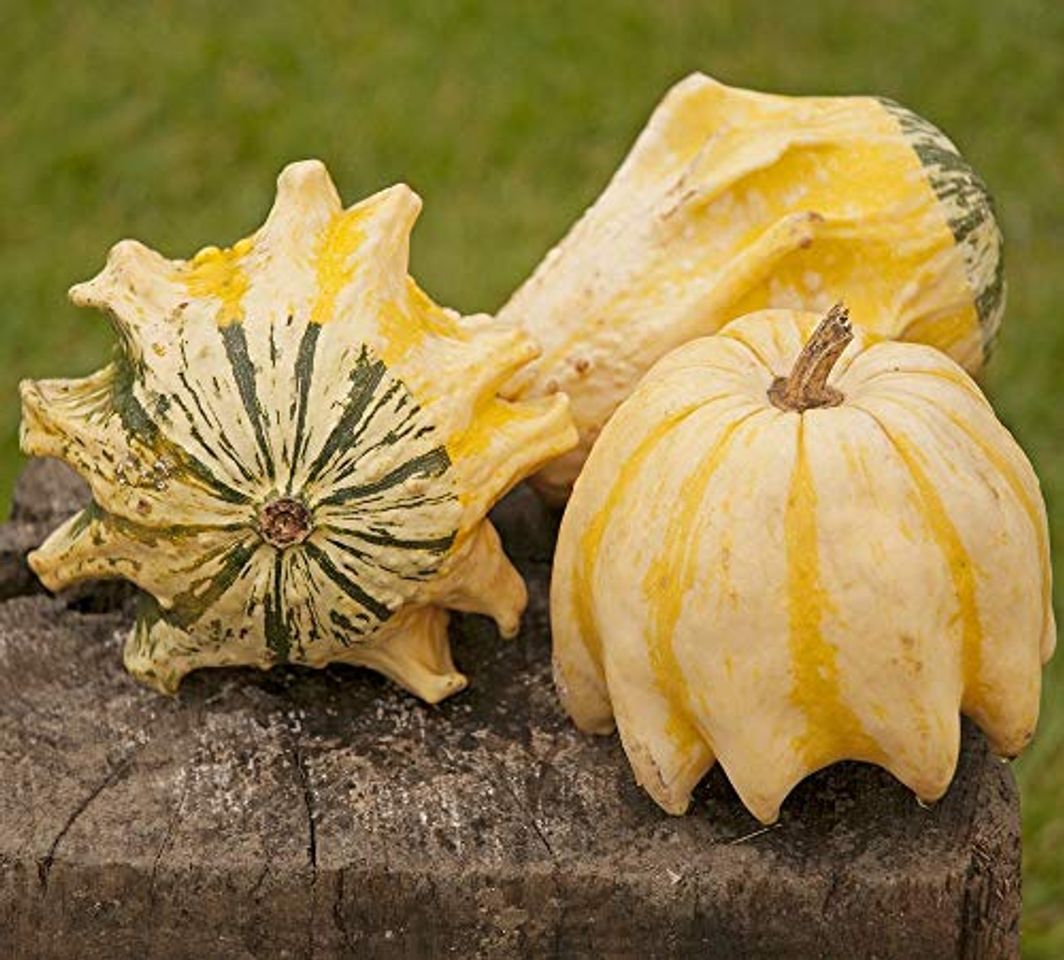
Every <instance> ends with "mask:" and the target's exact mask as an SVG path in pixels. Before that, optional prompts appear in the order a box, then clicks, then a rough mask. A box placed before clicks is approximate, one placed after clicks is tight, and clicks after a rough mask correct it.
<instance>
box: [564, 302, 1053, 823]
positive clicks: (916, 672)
mask: <svg viewBox="0 0 1064 960" xmlns="http://www.w3.org/2000/svg"><path fill="white" fill-rule="evenodd" d="M818 319H819V317H818V315H816V314H812V313H804V312H791V311H764V312H759V313H755V314H753V315H750V316H747V317H744V318H742V319H739V320H736V321H735V322H733V323H731V324H729V325H728V326H726V327H725V328H724V329H723V330H722V331H721V332H720V333H719V334H718V335H716V336H712V337H707V338H704V339H700V340H695V341H692V342H691V343H689V344H687V345H685V346H683V347H681V348H680V349H678V350H675V351H673V352H672V353H670V354H669V355H668V356H667V357H665V358H664V359H662V360H661V361H660V362H659V363H658V364H657V365H656V366H655V367H654V368H653V369H652V370H651V371H650V372H649V373H648V374H647V375H646V377H645V378H644V379H643V381H642V382H641V383H640V384H639V387H638V388H637V390H636V391H635V393H633V394H632V396H631V397H630V398H629V399H628V400H627V401H625V402H624V403H623V404H622V405H621V406H620V408H619V409H618V410H617V412H616V414H615V415H614V416H613V418H612V419H611V420H610V422H609V423H608V424H607V425H606V428H605V430H604V431H603V433H602V436H601V437H600V438H599V440H598V443H597V444H596V445H595V448H594V450H592V452H591V456H590V457H589V458H588V461H587V465H586V466H585V468H584V471H583V473H582V474H581V475H580V477H579V479H578V480H577V482H576V486H575V488H574V490H573V495H572V498H571V499H570V501H569V504H568V507H567V509H566V512H565V517H564V520H563V522H562V526H561V532H560V535H559V539H558V546H557V552H556V554H555V567H554V576H553V582H552V588H551V623H552V629H553V635H554V668H555V678H556V681H557V684H558V688H559V691H560V693H561V696H562V699H563V702H564V704H565V706H566V708H567V709H568V711H569V713H570V714H571V715H572V717H573V719H574V720H575V721H576V723H577V724H578V725H579V726H580V727H581V728H582V729H585V730H588V731H593V732H597V733H607V732H609V731H610V730H612V729H613V726H614V723H616V725H617V727H618V728H619V731H620V735H621V739H622V741H623V743H624V748H625V750H626V752H627V754H628V757H629V759H630V761H631V763H632V766H633V768H634V770H635V774H636V777H637V778H638V780H639V782H640V783H641V784H642V785H643V787H644V788H645V789H646V790H647V791H648V792H649V793H650V794H651V796H652V797H653V798H654V799H655V800H656V801H657V802H658V803H659V804H660V805H661V806H662V807H663V808H664V809H665V810H667V811H669V812H671V813H682V812H683V811H684V810H685V809H686V807H687V805H688V801H689V798H690V793H691V790H692V788H693V787H694V786H695V784H696V783H697V782H698V781H699V780H700V779H701V778H702V776H703V775H704V774H705V773H706V771H707V770H708V769H709V768H710V767H711V766H712V764H713V763H714V762H715V761H716V760H719V761H720V762H721V764H722V765H723V767H724V769H725V771H726V773H727V775H728V777H729V779H730V780H731V782H732V784H733V785H734V786H735V788H736V790H737V791H738V793H739V795H740V797H741V798H742V800H743V802H744V803H745V805H746V806H747V807H748V808H749V809H750V811H751V812H752V813H753V814H754V815H755V816H757V817H758V818H760V819H761V820H762V821H764V822H766V823H767V822H771V821H773V820H774V819H775V818H776V816H777V814H778V811H779V807H780V804H781V803H782V801H783V799H784V798H785V797H786V795H787V794H788V792H789V791H790V790H791V788H792V787H793V786H794V785H795V784H796V783H797V782H798V781H800V780H801V779H802V778H803V777H805V776H806V775H807V774H809V773H811V772H813V771H814V770H817V769H819V768H820V767H823V766H825V765H827V764H830V763H833V762H835V761H837V760H843V759H854V760H864V761H868V762H871V763H876V764H879V765H880V766H883V767H885V768H886V769H888V770H890V771H891V772H892V773H893V774H894V775H895V776H896V777H898V779H900V780H901V781H902V782H903V783H905V784H907V785H908V786H909V787H910V788H911V789H912V790H913V791H915V792H916V794H917V795H918V796H919V797H921V798H923V799H924V800H934V799H936V798H937V797H939V796H941V795H942V793H943V792H944V791H945V790H946V788H947V786H948V785H949V782H950V779H951V778H952V775H953V771H954V767H955V765H956V760H957V751H958V742H959V717H958V710H959V711H960V712H963V713H964V714H966V715H968V716H970V717H971V718H972V719H973V720H974V721H975V722H976V723H977V724H978V725H979V726H980V727H981V728H982V729H983V730H984V731H985V732H986V734H987V735H988V737H989V739H990V744H991V746H992V748H993V749H994V750H995V751H996V752H997V753H999V754H1001V755H1003V756H1013V755H1015V754H1016V753H1018V752H1019V751H1020V750H1021V749H1022V748H1023V746H1024V745H1025V744H1026V743H1027V741H1028V740H1029V738H1030V737H1031V735H1032V733H1033V731H1034V727H1035V722H1036V719H1037V714H1038V694H1039V684H1040V664H1041V663H1042V662H1044V661H1045V660H1047V659H1048V658H1049V656H1050V654H1051V652H1052V650H1053V646H1054V643H1055V638H1056V633H1055V628H1054V622H1053V611H1052V606H1051V596H1050V577H1051V574H1050V566H1049V547H1048V533H1047V528H1046V517H1045V507H1044V505H1043V502H1042V497H1041V495H1040V492H1039V487H1038V480H1037V478H1036V477H1035V474H1034V472H1033V471H1032V469H1031V466H1030V464H1029V463H1028V462H1027V459H1026V458H1025V457H1024V455H1023V452H1022V451H1021V450H1020V448H1019V447H1018V446H1017V444H1016V442H1015V441H1014V440H1013V438H1012V436H1011V435H1010V434H1009V432H1008V431H1007V430H1006V429H1005V428H1004V427H1003V426H1002V425H1001V424H1000V423H999V422H998V420H997V419H996V418H995V416H994V413H993V411H992V410H991V408H990V405H989V404H988V403H987V401H986V400H985V398H984V397H983V395H982V394H981V393H980V391H979V389H978V388H977V387H976V385H975V383H974V382H973V381H972V380H971V379H970V378H969V377H968V375H967V374H966V373H965V372H964V371H963V370H962V369H961V368H960V367H959V366H958V365H957V364H955V363H954V362H953V361H952V360H950V359H949V358H948V357H946V356H945V354H943V353H940V352H939V351H937V350H933V349H931V348H929V347H924V346H919V345H916V344H905V343H897V342H872V339H871V338H869V337H868V336H866V335H865V334H861V333H858V334H857V337H856V341H855V342H854V343H853V344H851V345H850V346H849V348H848V349H846V351H845V352H844V353H843V354H842V356H841V360H840V361H839V363H838V366H837V368H836V369H835V372H834V373H833V374H832V376H831V380H830V382H829V383H828V384H827V385H826V386H825V387H824V388H823V390H822V391H821V392H820V393H815V394H814V395H815V396H816V397H817V398H819V399H818V400H817V402H819V403H823V404H825V405H823V406H813V407H811V408H809V409H806V410H805V411H804V412H798V411H797V410H796V409H791V408H788V409H781V408H780V407H778V406H777V405H776V401H774V400H773V399H770V397H769V395H768V394H769V391H770V390H772V391H773V395H774V396H775V397H776V398H777V400H779V398H780V397H785V395H786V391H781V389H780V386H781V385H783V384H786V383H789V382H790V381H789V380H788V381H784V380H780V381H779V382H778V383H777V378H782V377H788V375H789V374H790V372H791V370H792V368H793V367H794V366H795V361H796V358H797V357H798V356H799V351H800V350H801V349H802V347H803V344H805V343H806V341H807V340H808V339H809V337H810V333H811V332H812V330H813V328H814V326H816V324H817V320H818ZM834 359H835V356H831V355H820V359H818V360H817V363H816V364H814V369H815V367H816V366H817V365H819V369H820V373H821V374H822V375H823V374H825V373H826V371H827V368H829V367H830V365H831V363H832V362H833V360H834ZM774 385H775V386H774ZM836 391H837V392H836ZM780 402H782V401H780ZM831 404H837V405H831Z"/></svg>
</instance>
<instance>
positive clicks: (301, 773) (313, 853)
mask: <svg viewBox="0 0 1064 960" xmlns="http://www.w3.org/2000/svg"><path fill="white" fill-rule="evenodd" d="M292 760H293V764H294V766H295V769H296V774H297V775H298V777H299V786H300V790H301V792H302V795H303V808H304V810H305V811H306V814H307V862H308V863H309V864H310V873H311V878H310V914H309V922H308V924H307V956H308V957H311V958H313V957H314V955H315V942H314V915H315V914H316V913H317V904H318V827H317V824H316V822H315V817H316V809H315V807H316V804H315V801H314V788H313V786H312V784H311V778H310V771H309V770H308V769H307V758H306V755H305V754H304V753H303V747H302V744H301V743H300V742H299V734H298V731H296V730H295V729H293V730H292Z"/></svg>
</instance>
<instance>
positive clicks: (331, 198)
mask: <svg viewBox="0 0 1064 960" xmlns="http://www.w3.org/2000/svg"><path fill="white" fill-rule="evenodd" d="M420 208H421V202H420V200H419V199H418V197H417V195H416V194H414V193H413V192H412V191H411V190H410V189H409V188H407V187H406V186H402V185H399V186H394V187H391V188H390V189H387V190H384V191H382V192H380V193H378V194H376V195H374V196H372V197H370V198H369V199H367V200H364V201H363V202H361V203H359V204H357V205H355V206H353V207H351V208H350V209H347V210H344V209H342V207H341V203H340V198H339V196H338V195H337V193H336V189H335V187H334V186H333V184H332V181H331V180H330V179H329V176H328V174H327V172H326V170H325V168H324V167H323V166H322V165H321V164H320V163H318V162H316V161H307V162H303V163H296V164H292V165H291V166H289V167H288V168H286V169H285V170H284V172H283V173H282V174H281V176H280V178H279V180H278V189H277V199H276V202H275V203H274V206H273V209H272V211H271V212H270V215H269V218H268V219H267V221H266V223H265V224H264V225H263V226H262V228H261V229H259V230H258V231H257V232H256V233H255V234H253V235H252V236H250V237H248V238H247V239H245V240H241V241H240V242H238V243H236V244H235V245H234V246H233V247H231V248H229V249H224V250H219V249H217V248H215V247H208V248H206V249H204V250H202V251H200V253H198V254H197V255H196V256H195V257H194V258H193V259H192V260H189V261H180V260H177V261H171V260H167V259H165V258H163V257H162V256H160V255H159V254H157V253H155V252H153V251H151V250H149V249H148V248H147V247H144V246H142V245H141V244H139V243H136V242H133V241H124V242H122V243H120V244H118V245H117V246H115V247H114V249H113V250H112V251H111V254H110V256H109V258H108V261H107V266H106V268H105V269H104V270H103V272H102V273H100V275H99V276H97V277H96V278H95V279H93V280H91V281H89V282H88V283H84V284H81V285H79V286H76V287H74V288H73V290H72V291H71V297H72V299H73V301H74V302H75V303H77V304H79V305H82V306H91V307H98V308H100V309H102V310H105V311H107V313H108V315H109V316H110V318H111V320H112V321H113V324H114V327H115V329H116V331H117V333H118V337H119V349H118V351H117V354H116V358H115V360H114V362H113V363H112V364H110V365H109V366H107V367H106V368H104V369H103V370H101V371H99V372H98V373H96V374H94V375H92V376H89V377H86V378H85V379H82V380H46V381H38V382H25V383H23V385H22V400H23V430H22V444H23V449H24V450H25V451H26V452H27V453H30V454H35V455H38V456H52V457H59V458H61V459H63V460H65V461H66V462H67V463H69V464H70V465H71V466H73V467H74V468H75V469H76V470H77V471H78V472H79V473H80V474H81V475H82V476H83V477H85V479H86V480H87V481H88V482H89V484H90V485H91V488H92V495H93V503H92V505H91V506H90V507H89V508H88V509H87V510H85V511H84V512H82V513H81V514H79V515H77V516H75V517H74V518H73V519H71V520H70V521H69V522H68V523H66V524H65V525H64V526H62V527H61V528H59V529H58V530H57V531H56V532H55V533H53V534H52V536H51V537H50V538H49V539H48V541H47V542H46V543H45V544H44V545H43V546H42V547H41V548H40V549H39V550H38V551H36V552H35V553H34V554H32V555H31V557H30V563H31V565H32V566H33V569H34V570H35V571H36V572H37V574H38V575H39V576H40V578H41V579H42V581H43V582H44V583H45V585H46V586H47V587H48V588H49V589H53V590H54V589H58V588H61V587H64V586H66V585H67V584H70V583H73V582H75V581H78V580H83V579H90V578H98V577H124V578H127V579H129V580H131V581H133V582H134V583H136V584H137V585H138V586H140V587H142V588H143V589H144V590H145V591H147V592H148V593H149V594H150V595H151V597H152V598H154V599H153V600H152V601H151V602H149V603H147V604H146V607H145V609H144V610H143V612H142V613H141V615H140V617H139V619H138V622H137V625H136V627H135V629H134V631H133V633H132V635H131V636H130V638H129V640H128V642H127V644H126V649H125V662H126V666H127V668H128V669H129V671H130V672H131V673H132V674H133V675H134V676H136V677H138V678H139V679H141V680H143V681H144V682H146V683H148V684H150V685H152V686H154V687H156V688H158V689H159V690H162V691H165V692H173V691H174V690H176V688H177V686H178V684H179V682H180V680H181V678H182V677H183V676H184V675H185V674H186V673H188V671H190V670H194V669H196V668H197V667H204V666H218V665H228V664H253V665H256V666H259V667H263V668H266V667H269V666H271V665H273V664H277V663H303V664H309V665H311V666H316V667H320V666H323V665H324V664H326V663H329V662H333V661H342V662H346V663H352V664H360V665H365V666H368V667H372V668H373V669H375V670H378V671H380V672H382V673H384V674H386V675H388V676H389V677H391V678H392V679H393V680H395V681H396V682H397V683H399V684H401V685H403V686H404V687H406V688H407V689H409V690H411V691H413V692H414V693H416V694H417V695H418V696H420V697H422V698H424V699H425V700H428V701H432V702H435V701H437V700H440V699H441V698H443V697H445V696H448V695H449V694H451V693H454V692H455V691H457V690H460V689H461V688H462V687H463V686H464V685H465V678H464V677H463V676H462V675H461V674H460V673H458V672H457V671H456V670H455V668H454V665H453V663H452V661H451V655H450V650H449V646H448V641H447V613H446V608H448V607H450V608H453V609H457V610H468V611H475V612H479V613H485V614H488V615H489V616H492V617H494V618H495V620H496V622H497V623H498V626H499V629H500V630H501V631H502V633H503V634H506V635H510V634H513V633H514V632H515V631H516V629H517V625H518V619H519V617H520V614H521V611H522V610H523V608H524V605H525V602H526V593H525V588H524V584H523V582H522V581H521V578H520V577H519V576H518V574H517V572H516V571H515V570H514V568H513V567H512V566H511V565H510V563H509V561H507V559H506V557H505V556H504V555H503V552H502V549H501V547H500V545H499V539H498V536H497V535H496V533H495V531H494V529H493V528H492V525H491V523H490V522H489V521H488V520H486V519H485V513H486V512H487V510H488V509H489V508H490V506H491V505H492V504H493V503H494V502H495V501H496V500H497V499H498V498H499V497H500V496H502V494H503V493H505V492H506V491H507V490H508V489H509V488H510V487H512V486H513V485H514V484H515V483H517V482H518V480H520V479H521V478H522V477H523V476H525V475H526V474H527V473H529V472H530V471H531V470H534V469H536V468H537V467H538V466H540V465H541V464H543V463H544V462H545V461H547V460H549V459H550V458H551V457H554V456H556V455H558V454H559V453H561V452H563V451H564V450H566V449H568V448H569V447H571V446H572V444H573V443H574V442H575V439H576V436H575V431H574V429H573V426H572V422H571V419H570V417H569V414H568V405H567V401H566V400H565V398H564V397H553V398H550V399H547V400H532V401H529V402H520V403H511V402H508V401H506V400H502V399H500V398H499V397H498V395H497V392H498V388H499V385H500V384H501V383H502V382H503V381H504V380H506V379H507V378H508V377H510V376H511V375H512V374H513V373H514V372H515V371H516V370H518V369H519V368H520V367H521V366H523V365H524V364H525V363H527V362H528V361H529V360H530V359H532V358H533V357H534V356H535V355H536V353H537V348H536V346H535V345H534V343H533V342H532V341H531V340H530V339H529V338H528V337H527V336H526V335H525V334H524V333H522V332H520V331H516V330H513V329H506V328H504V327H502V326H501V325H499V324H497V323H495V322H493V321H492V320H491V319H490V318H488V317H484V316H474V317H461V316H459V315H458V314H457V313H455V312H454V311H452V310H447V309H443V308H441V307H439V306H437V305H436V304H435V303H433V302H432V301H431V300H430V299H429V298H428V297H427V296H426V295H425V294H424V293H423V292H422V291H421V290H420V289H419V288H418V286H417V285H416V284H415V283H414V281H413V280H412V279H411V278H410V277H409V276H408V275H407V260H408V253H409V235H410V230H411V227H412V226H413V223H414V220H415V219H416V217H417V214H418V212H419V210H420Z"/></svg>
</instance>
